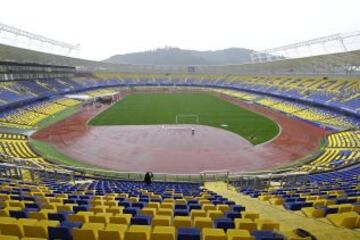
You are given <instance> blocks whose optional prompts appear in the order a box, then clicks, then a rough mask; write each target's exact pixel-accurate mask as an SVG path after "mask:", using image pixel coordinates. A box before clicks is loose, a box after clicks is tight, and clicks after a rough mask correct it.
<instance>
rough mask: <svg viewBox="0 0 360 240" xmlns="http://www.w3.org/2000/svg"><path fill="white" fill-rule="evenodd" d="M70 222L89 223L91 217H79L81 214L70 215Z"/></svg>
mask: <svg viewBox="0 0 360 240" xmlns="http://www.w3.org/2000/svg"><path fill="white" fill-rule="evenodd" d="M68 220H69V221H72V222H81V223H86V222H88V221H89V216H86V215H79V214H70V215H69V216H68Z"/></svg>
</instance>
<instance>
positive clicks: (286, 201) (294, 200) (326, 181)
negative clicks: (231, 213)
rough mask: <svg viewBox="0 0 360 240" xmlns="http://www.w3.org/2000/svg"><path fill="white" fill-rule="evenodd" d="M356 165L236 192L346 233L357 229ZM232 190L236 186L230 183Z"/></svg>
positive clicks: (359, 208)
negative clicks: (319, 219)
mask: <svg viewBox="0 0 360 240" xmlns="http://www.w3.org/2000/svg"><path fill="white" fill-rule="evenodd" d="M359 175H360V165H359V164H357V165H355V166H353V167H349V168H345V169H342V170H338V171H332V172H328V173H317V174H312V175H309V176H304V177H303V179H302V180H301V179H300V180H299V179H298V180H297V181H294V180H290V181H289V182H287V183H286V184H284V185H283V186H279V185H276V186H275V185H272V186H270V187H268V188H265V189H256V188H249V187H244V188H241V187H240V188H238V190H239V191H240V192H241V193H243V194H246V195H249V196H250V197H252V198H257V199H259V200H260V201H266V202H269V203H270V204H272V205H282V206H283V207H284V208H285V209H287V210H290V211H300V210H301V212H302V213H303V214H304V215H305V216H307V217H313V218H324V219H326V220H327V221H329V222H330V223H332V224H334V225H336V226H340V227H346V228H350V229H354V228H360V216H359V213H360V187H359V186H360V185H359V183H360V178H359ZM233 184H234V185H235V186H236V184H237V183H236V182H234V183H233Z"/></svg>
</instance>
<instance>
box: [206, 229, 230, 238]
mask: <svg viewBox="0 0 360 240" xmlns="http://www.w3.org/2000/svg"><path fill="white" fill-rule="evenodd" d="M201 234H202V239H203V240H227V236H226V234H225V231H224V229H220V228H203V229H202V231H201Z"/></svg>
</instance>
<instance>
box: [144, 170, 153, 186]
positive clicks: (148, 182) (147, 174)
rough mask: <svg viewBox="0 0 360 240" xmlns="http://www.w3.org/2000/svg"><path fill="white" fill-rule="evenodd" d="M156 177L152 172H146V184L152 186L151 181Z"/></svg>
mask: <svg viewBox="0 0 360 240" xmlns="http://www.w3.org/2000/svg"><path fill="white" fill-rule="evenodd" d="M153 177H154V174H153V173H152V172H146V173H145V177H144V182H145V183H146V185H150V184H151V181H152V179H153Z"/></svg>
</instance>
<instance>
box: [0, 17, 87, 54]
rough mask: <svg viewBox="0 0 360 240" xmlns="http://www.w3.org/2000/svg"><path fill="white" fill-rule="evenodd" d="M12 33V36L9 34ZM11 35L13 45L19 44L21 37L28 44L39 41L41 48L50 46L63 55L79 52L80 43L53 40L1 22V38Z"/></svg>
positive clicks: (7, 37)
mask: <svg viewBox="0 0 360 240" xmlns="http://www.w3.org/2000/svg"><path fill="white" fill-rule="evenodd" d="M9 35H10V36H9ZM9 37H10V38H11V39H12V45H17V41H18V40H19V38H22V39H25V41H27V45H28V46H30V47H31V46H32V45H35V43H38V44H39V45H40V46H38V47H40V48H41V49H46V48H50V49H51V50H53V51H56V50H57V51H59V52H62V54H63V55H65V56H68V55H70V54H71V53H74V52H79V51H80V45H79V44H76V45H74V44H69V43H65V42H61V41H57V40H53V39H50V38H47V37H44V36H41V35H39V34H34V33H30V32H27V31H24V30H21V29H18V28H15V27H12V26H9V25H6V24H3V23H0V38H4V39H7V40H9Z"/></svg>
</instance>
